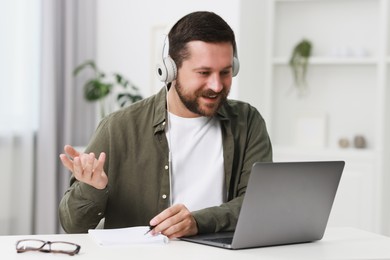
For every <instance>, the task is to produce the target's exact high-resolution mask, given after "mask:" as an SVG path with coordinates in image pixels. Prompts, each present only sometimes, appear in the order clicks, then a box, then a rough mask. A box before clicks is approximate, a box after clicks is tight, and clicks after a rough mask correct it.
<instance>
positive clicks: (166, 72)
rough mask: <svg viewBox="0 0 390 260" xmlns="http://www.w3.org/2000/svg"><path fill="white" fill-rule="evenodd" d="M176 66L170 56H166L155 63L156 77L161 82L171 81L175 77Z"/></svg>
mask: <svg viewBox="0 0 390 260" xmlns="http://www.w3.org/2000/svg"><path fill="white" fill-rule="evenodd" d="M176 76H177V67H176V63H175V61H174V60H173V59H172V58H171V57H169V56H168V57H166V58H164V60H163V61H162V62H160V63H158V64H157V77H158V79H159V80H160V81H162V82H166V83H169V82H172V81H174V80H175V79H176Z"/></svg>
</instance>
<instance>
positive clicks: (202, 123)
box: [167, 113, 225, 211]
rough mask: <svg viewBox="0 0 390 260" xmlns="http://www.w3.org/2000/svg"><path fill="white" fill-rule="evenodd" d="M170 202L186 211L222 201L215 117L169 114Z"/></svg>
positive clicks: (220, 154)
mask: <svg viewBox="0 0 390 260" xmlns="http://www.w3.org/2000/svg"><path fill="white" fill-rule="evenodd" d="M168 124H169V126H168V131H167V139H168V143H169V147H170V152H171V159H172V164H171V167H172V168H171V176H172V180H171V182H172V193H173V197H172V202H173V204H178V203H182V204H184V205H185V206H186V207H187V208H188V209H189V210H190V211H195V210H199V209H203V208H207V207H211V206H219V205H220V204H221V203H223V202H224V201H225V185H224V184H225V178H224V164H223V147H222V132H221V124H220V122H219V120H217V119H216V118H215V117H212V118H210V117H197V118H182V117H178V116H176V115H174V114H172V113H170V114H169V120H168Z"/></svg>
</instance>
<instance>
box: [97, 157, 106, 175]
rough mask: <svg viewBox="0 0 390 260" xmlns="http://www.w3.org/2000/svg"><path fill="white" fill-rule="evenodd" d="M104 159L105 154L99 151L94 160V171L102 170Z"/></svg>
mask: <svg viewBox="0 0 390 260" xmlns="http://www.w3.org/2000/svg"><path fill="white" fill-rule="evenodd" d="M105 161H106V154H105V153H100V155H99V159H98V160H97V162H96V165H95V166H94V167H95V168H94V169H95V170H94V171H95V172H100V173H101V172H103V167H104V162H105Z"/></svg>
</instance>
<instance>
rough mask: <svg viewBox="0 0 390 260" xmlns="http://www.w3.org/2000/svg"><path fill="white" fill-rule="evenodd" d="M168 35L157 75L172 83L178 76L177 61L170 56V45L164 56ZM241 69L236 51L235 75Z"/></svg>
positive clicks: (163, 80) (158, 64)
mask: <svg viewBox="0 0 390 260" xmlns="http://www.w3.org/2000/svg"><path fill="white" fill-rule="evenodd" d="M167 42H168V43H169V41H168V35H166V37H165V40H164V45H163V48H162V51H161V60H160V61H159V62H158V63H157V67H156V68H157V77H158V79H159V80H160V81H162V82H165V83H170V82H172V81H174V80H175V79H176V77H177V66H176V63H175V61H174V60H173V59H172V58H171V57H170V56H169V47H168V50H167V53H168V54H167V56H165V57H164V50H165V46H166V45H167ZM239 70H240V62H239V61H238V58H237V53H236V52H235V53H234V57H233V77H235V76H236V75H237V74H238V71H239Z"/></svg>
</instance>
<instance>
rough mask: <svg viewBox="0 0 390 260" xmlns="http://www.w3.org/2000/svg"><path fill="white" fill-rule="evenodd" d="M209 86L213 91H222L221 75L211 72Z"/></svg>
mask: <svg viewBox="0 0 390 260" xmlns="http://www.w3.org/2000/svg"><path fill="white" fill-rule="evenodd" d="M209 88H210V89H211V90H213V91H214V92H215V93H219V92H221V91H222V89H223V84H222V80H221V76H220V75H219V74H218V73H213V74H212V75H211V76H210V80H209Z"/></svg>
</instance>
